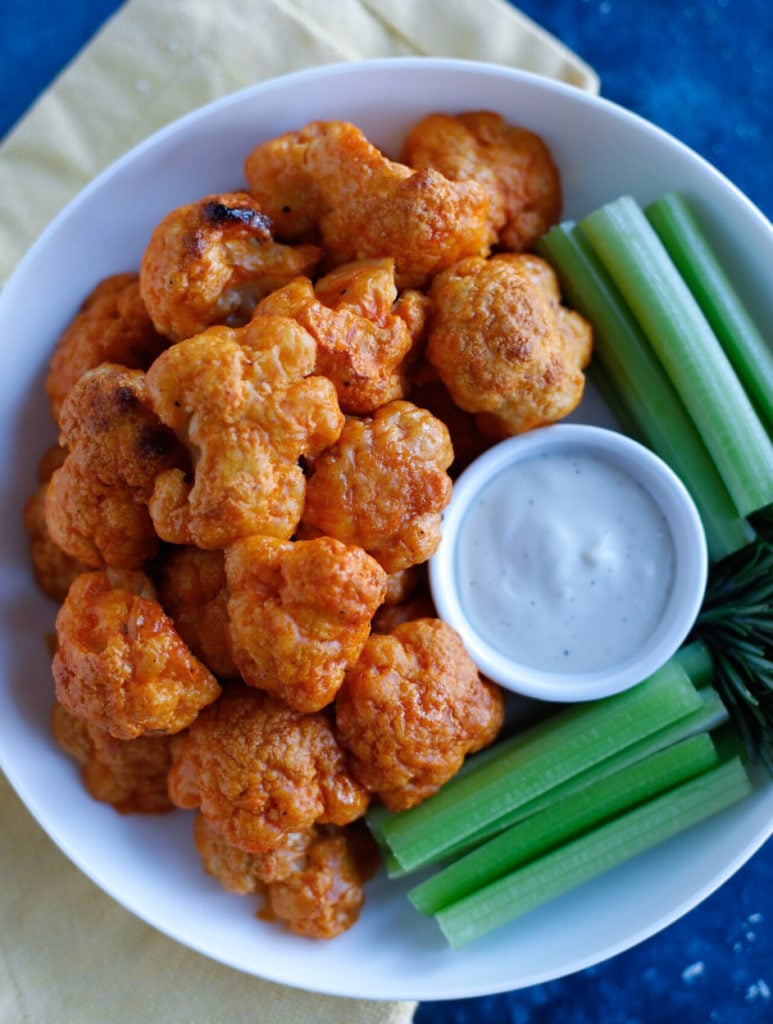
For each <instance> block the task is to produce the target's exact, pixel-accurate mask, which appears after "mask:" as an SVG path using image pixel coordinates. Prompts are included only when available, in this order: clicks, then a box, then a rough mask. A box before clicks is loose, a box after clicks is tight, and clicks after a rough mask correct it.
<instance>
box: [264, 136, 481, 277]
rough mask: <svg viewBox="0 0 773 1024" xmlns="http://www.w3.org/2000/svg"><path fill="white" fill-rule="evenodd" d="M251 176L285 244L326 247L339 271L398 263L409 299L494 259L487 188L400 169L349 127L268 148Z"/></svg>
mask: <svg viewBox="0 0 773 1024" xmlns="http://www.w3.org/2000/svg"><path fill="white" fill-rule="evenodd" d="M245 175H246V178H247V183H248V185H249V190H250V193H251V194H252V195H253V196H254V197H255V199H256V200H257V201H258V203H259V204H260V207H261V209H263V210H265V211H266V212H267V213H268V215H269V217H271V219H272V221H273V222H274V223H275V224H276V227H277V233H278V235H279V236H280V237H285V238H288V239H294V238H313V239H314V240H315V241H317V240H318V241H319V244H320V245H321V246H322V247H323V249H324V250H325V253H326V256H327V257H328V260H329V261H330V263H331V264H332V265H333V266H337V265H339V264H341V263H350V262H351V261H353V260H359V259H370V258H372V257H376V258H379V257H384V256H391V257H393V258H394V260H395V276H396V281H397V285H398V287H399V288H401V289H402V288H421V287H422V286H423V285H424V284H425V283H426V281H427V280H428V278H429V277H431V276H432V275H433V274H435V273H437V272H438V270H441V269H442V268H443V267H447V266H450V265H451V264H452V263H454V262H456V260H459V259H462V258H463V257H465V256H472V255H485V253H486V252H487V251H488V250H487V242H488V209H489V203H490V200H489V195H488V193H487V192H486V190H485V188H483V187H482V186H481V185H478V184H477V182H474V181H464V182H451V181H449V180H448V179H447V178H444V177H443V175H442V174H440V173H439V172H438V171H435V170H431V169H428V170H420V171H414V170H412V169H411V168H409V167H406V166H404V165H403V164H399V163H394V162H393V161H391V160H389V159H387V157H385V156H384V155H383V153H381V152H379V150H378V149H377V148H376V147H375V146H373V145H372V144H371V143H370V142H369V141H368V140H367V139H366V138H365V136H364V135H363V133H362V132H361V131H360V130H359V129H358V128H356V127H355V126H354V125H353V124H349V123H347V122H344V121H316V122H312V123H311V124H309V125H307V126H306V127H305V128H303V129H301V130H300V131H298V132H288V133H287V134H285V135H282V136H279V137H278V138H276V139H271V140H270V141H268V142H263V143H261V144H260V145H258V146H257V147H256V148H255V149H254V150H253V151H252V152H251V153H250V154H249V156H248V157H247V160H246V162H245Z"/></svg>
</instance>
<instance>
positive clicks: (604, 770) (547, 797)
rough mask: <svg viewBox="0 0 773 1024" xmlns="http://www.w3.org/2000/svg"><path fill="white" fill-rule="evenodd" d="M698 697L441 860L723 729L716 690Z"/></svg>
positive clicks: (391, 867) (396, 867)
mask: <svg viewBox="0 0 773 1024" xmlns="http://www.w3.org/2000/svg"><path fill="white" fill-rule="evenodd" d="M688 674H689V673H688ZM700 696H701V699H702V705H701V707H700V708H698V709H697V710H696V711H693V712H691V714H689V715H685V717H684V718H680V719H679V721H678V722H674V723H672V724H671V725H669V726H666V727H665V728H664V729H659V730H658V731H657V732H655V733H652V735H650V736H646V737H645V738H644V739H643V740H639V742H638V743H634V744H632V745H631V746H630V747H626V748H625V749H624V750H621V751H619V752H618V753H617V754H614V755H613V756H612V757H608V758H607V759H606V760H604V761H602V762H601V764H594V765H592V766H591V767H590V768H587V769H586V770H585V771H583V772H580V773H579V774H578V775H575V776H573V777H572V778H570V779H567V780H566V781H565V782H562V783H561V784H560V785H559V786H556V787H555V788H553V789H550V790H548V791H547V792H544V793H541V794H540V795H539V796H537V797H535V798H534V799H533V800H530V801H528V803H526V804H524V805H522V806H519V807H516V808H514V809H513V810H512V811H510V812H509V813H507V814H504V815H503V816H502V817H501V818H498V819H497V820H496V821H495V822H488V823H487V824H486V825H485V826H484V827H483V828H481V829H480V830H479V831H478V832H475V833H473V834H471V835H469V836H467V837H466V838H465V839H464V840H462V841H460V842H458V843H455V844H454V845H453V846H452V847H450V848H449V849H448V850H447V851H446V853H445V855H444V857H443V860H444V862H446V861H449V860H453V859H454V858H456V857H460V856H463V855H464V854H466V853H469V851H470V850H473V849H475V848H476V847H478V846H480V844H481V843H483V842H485V841H486V840H487V839H489V838H491V837H493V836H495V835H499V833H500V832H504V831H505V830H506V829H508V828H511V827H512V826H513V825H516V824H518V822H521V821H524V820H525V819H526V818H528V817H529V816H530V815H532V814H536V813H539V812H542V811H543V810H544V809H545V808H546V807H548V806H549V805H550V804H551V803H552V802H553V801H555V800H558V799H565V798H566V799H569V798H571V797H573V796H575V795H576V794H578V793H581V792H582V791H583V790H584V789H585V788H586V787H587V786H594V785H597V784H598V783H599V782H601V781H602V780H604V779H607V778H609V776H611V775H613V774H615V773H617V772H620V771H623V770H624V769H626V768H629V767H631V766H632V765H634V764H637V763H638V762H639V761H642V760H643V759H644V758H648V757H652V756H653V755H655V754H657V753H658V752H659V751H661V750H665V749H667V748H668V747H670V746H672V745H674V744H676V743H681V742H682V741H683V740H685V739H689V738H690V737H691V736H699V735H701V733H707V732H711V731H712V730H715V729H719V728H720V727H722V726H723V725H725V724H726V723H727V722H728V721H729V718H730V716H729V714H728V710H727V708H726V707H725V705H724V703H723V702H722V699H721V698H720V696H719V694H718V693H717V692H716V690H714V689H713V688H712V687H711V686H708V685H706V686H703V687H702V688H701V690H700ZM491 749H493V748H491ZM386 861H387V873H388V874H389V877H390V878H399V877H402V876H403V875H406V874H408V873H409V872H407V871H405V870H404V869H403V868H402V867H401V866H400V864H399V862H398V861H397V860H396V858H394V857H393V856H392V855H389V854H388V855H387V857H386Z"/></svg>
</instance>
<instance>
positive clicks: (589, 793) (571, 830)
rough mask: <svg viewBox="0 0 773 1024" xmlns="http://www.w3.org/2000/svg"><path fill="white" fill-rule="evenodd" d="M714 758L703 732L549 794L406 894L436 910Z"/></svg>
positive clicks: (430, 910)
mask: <svg viewBox="0 0 773 1024" xmlns="http://www.w3.org/2000/svg"><path fill="white" fill-rule="evenodd" d="M718 761H719V758H718V756H717V752H716V749H715V747H714V744H713V742H712V740H711V737H710V736H709V735H708V733H702V734H701V735H699V736H691V737H690V738H689V739H686V740H682V741H681V742H680V743H676V744H673V745H672V746H670V747H666V749H665V750H661V751H659V752H658V753H656V754H654V755H653V756H651V757H646V758H644V759H643V760H641V761H637V762H636V763H634V764H632V765H628V766H627V767H625V768H623V769H621V770H620V771H617V772H614V773H613V774H611V775H608V776H606V777H605V778H602V779H600V780H599V781H598V782H596V783H595V784H593V783H591V784H588V785H586V786H584V787H583V788H582V789H581V790H580V791H579V792H575V793H571V794H569V795H564V796H562V797H561V798H559V799H555V800H553V801H552V802H551V803H549V804H548V805H547V806H545V807H543V808H542V809H541V810H540V811H537V812H535V813H534V814H531V815H529V817H527V818H526V819H525V820H523V821H521V822H519V823H518V824H516V825H513V826H511V827H510V828H509V829H507V830H506V831H505V832H502V833H500V834H499V835H497V836H495V837H494V838H493V839H490V840H488V842H485V843H483V844H482V845H481V846H478V847H476V848H475V849H474V850H473V851H471V852H470V853H468V854H466V856H464V857H460V858H459V859H458V860H455V861H453V863H451V864H449V865H448V866H447V867H445V868H443V869H442V870H441V871H439V872H437V874H434V875H432V876H431V877H430V878H427V879H425V881H423V882H421V883H420V884H419V885H417V886H415V887H414V888H413V889H412V890H411V891H410V892H409V893H408V898H409V899H410V901H411V903H413V905H414V906H415V907H416V908H417V909H418V910H420V911H421V912H422V913H423V914H436V913H437V912H438V911H439V910H442V909H443V907H447V906H449V905H450V904H452V903H456V902H457V901H458V900H460V899H462V898H463V897H465V896H469V895H470V893H472V892H474V891H476V890H477V889H480V888H482V887H483V886H484V885H488V883H489V882H493V881H495V880H496V879H497V878H500V877H501V876H502V875H504V874H506V873H508V872H510V871H513V870H515V868H518V867H520V866H521V865H522V864H526V863H527V862H528V861H530V860H533V859H534V858H535V857H538V856H540V855H541V854H543V853H546V852H547V851H548V850H550V849H551V848H553V847H555V846H557V845H558V844H559V843H563V842H566V841H567V840H568V839H571V838H573V837H574V836H577V835H579V834H580V833H581V832H585V831H587V830H588V829H589V828H593V827H595V826H597V825H599V824H601V823H602V822H603V821H606V820H607V819H609V818H611V817H612V816H613V815H616V814H619V813H620V812H622V811H625V810H628V809H629V808H630V807H634V806H635V805H637V804H639V803H641V802H642V801H644V800H647V799H649V798H651V797H653V796H656V795H657V794H658V793H662V792H664V791H665V790H667V789H671V788H672V787H674V786H676V785H678V784H679V783H681V782H684V781H686V780H687V779H690V778H692V777H693V776H695V775H698V774H699V773H700V772H703V771H706V770H707V769H709V768H711V767H713V766H714V765H716V764H717V763H718Z"/></svg>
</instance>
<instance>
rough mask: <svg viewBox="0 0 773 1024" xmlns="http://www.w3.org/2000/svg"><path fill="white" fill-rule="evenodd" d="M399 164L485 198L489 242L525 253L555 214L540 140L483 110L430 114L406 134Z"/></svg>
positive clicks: (553, 187)
mask: <svg viewBox="0 0 773 1024" xmlns="http://www.w3.org/2000/svg"><path fill="white" fill-rule="evenodd" d="M402 159H403V160H404V161H405V163H406V164H408V165H409V166H411V167H415V168H430V167H431V168H434V169H435V170H436V171H439V172H440V173H441V174H442V175H444V176H445V177H446V178H448V179H449V180H450V181H476V182H478V184H480V185H481V186H483V188H485V189H486V191H487V192H488V194H489V196H490V199H491V205H490V209H489V226H490V231H491V241H492V243H494V244H497V245H498V246H499V247H500V248H502V249H506V250H509V251H512V252H523V251H525V250H527V249H531V248H532V247H533V245H534V243H535V242H536V241H537V239H538V238H539V237H540V235H543V234H544V233H545V231H547V229H548V228H549V227H551V225H553V224H555V223H556V221H557V220H558V218H559V216H560V214H561V203H562V197H561V179H560V176H559V173H558V169H557V168H556V165H555V163H554V162H553V157H552V155H551V153H550V150H549V149H548V147H547V146H546V144H545V142H544V141H543V140H542V138H541V137H540V136H539V135H537V134H535V133H534V132H531V131H529V130H528V129H526V128H521V127H520V126H518V125H513V124H508V123H507V121H505V120H504V118H503V117H501V115H499V114H495V113H492V112H491V111H488V110H477V111H470V112H467V113H463V114H457V115H456V116H452V115H450V114H430V115H429V116H428V117H425V118H423V119H422V120H421V121H419V122H418V123H417V124H416V125H414V127H413V128H412V130H411V131H410V132H409V134H408V137H407V138H406V140H405V142H404V144H403V151H402Z"/></svg>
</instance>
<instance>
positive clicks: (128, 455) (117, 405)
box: [45, 363, 184, 569]
mask: <svg viewBox="0 0 773 1024" xmlns="http://www.w3.org/2000/svg"><path fill="white" fill-rule="evenodd" d="M147 399H148V396H147V391H146V379H145V375H144V373H143V372H142V371H141V370H127V369H126V368H124V367H122V366H116V365H113V364H111V363H103V364H102V365H100V366H98V367H96V368H95V369H93V370H89V371H87V372H86V373H85V374H84V375H83V376H82V377H81V378H80V380H79V381H78V382H77V384H75V386H74V387H73V388H72V389H71V390H70V392H69V394H68V395H67V398H66V399H65V401H64V403H63V404H62V408H61V415H60V428H61V431H60V443H61V445H62V446H63V447H65V448H66V449H67V455H66V457H65V459H64V462H63V463H62V465H61V466H60V467H59V468H58V469H56V470H55V471H54V472H53V474H52V476H51V480H50V482H49V484H48V487H47V490H46V500H45V516H46V524H47V528H48V532H49V534H50V536H51V539H52V540H53V542H54V543H55V544H56V545H58V546H59V547H60V548H62V550H63V551H65V552H67V554H69V555H71V556H72V557H73V558H76V559H78V560H79V561H81V562H84V563H85V564H86V565H88V566H91V567H93V568H100V567H103V566H110V567H112V568H115V569H140V568H142V567H143V565H144V564H145V562H147V560H148V559H150V558H152V557H153V556H154V555H155V553H156V551H157V549H158V538H157V537H156V534H155V531H154V529H153V524H152V522H151V518H150V515H149V512H148V508H147V502H148V499H149V497H150V496H151V494H152V493H153V487H154V484H155V478H156V475H157V474H158V473H159V472H161V471H162V470H167V469H168V468H170V467H171V466H175V465H178V464H179V463H180V461H181V460H182V459H183V457H184V453H183V452H182V450H181V449H180V448H179V446H178V444H177V441H176V439H175V437H174V434H173V433H172V432H171V431H170V430H168V429H167V428H166V427H165V426H164V425H163V424H162V423H161V422H160V420H159V419H158V418H157V416H156V415H155V414H154V413H153V411H152V410H151V409H150V407H149V405H148V401H147Z"/></svg>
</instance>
